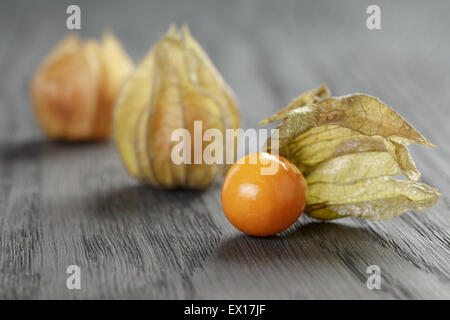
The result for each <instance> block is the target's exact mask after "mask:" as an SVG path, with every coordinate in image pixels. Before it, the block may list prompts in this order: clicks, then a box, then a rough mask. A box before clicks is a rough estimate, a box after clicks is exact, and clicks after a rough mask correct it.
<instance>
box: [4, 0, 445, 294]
mask: <svg viewBox="0 0 450 320" xmlns="http://www.w3.org/2000/svg"><path fill="white" fill-rule="evenodd" d="M77 3H79V5H80V6H81V9H82V30H81V33H82V34H83V35H84V36H96V37H98V36H99V35H100V34H101V32H102V30H103V29H104V28H110V29H112V30H114V32H115V33H116V34H117V36H118V38H119V39H122V40H123V43H124V46H125V47H126V48H127V50H128V51H129V52H130V54H131V55H132V56H133V58H134V59H135V60H136V61H137V60H139V59H141V58H142V57H143V56H144V54H145V53H146V52H147V50H148V49H149V48H150V46H151V45H152V44H153V43H154V42H155V41H157V39H158V37H159V36H160V35H161V34H162V33H163V32H164V31H165V30H166V28H167V27H168V25H169V23H170V22H177V23H183V22H187V23H189V24H190V26H191V29H192V32H193V34H194V36H195V37H196V38H197V39H198V40H199V42H200V43H201V44H202V45H203V46H204V48H205V50H206V51H207V52H208V53H209V55H210V56H211V58H212V60H213V61H214V62H215V63H216V65H217V67H218V68H219V69H220V70H221V71H222V73H223V75H224V77H225V78H226V79H227V81H228V82H229V84H230V86H231V87H232V88H233V89H234V91H235V93H236V95H237V97H238V99H239V102H240V107H241V114H242V117H243V120H244V127H245V128H249V127H255V126H256V123H257V121H258V120H260V119H262V118H264V117H265V116H267V115H269V114H270V113H272V112H274V111H275V110H277V109H278V108H280V107H282V106H284V105H286V104H287V103H288V102H289V101H290V100H291V99H292V98H294V97H295V96H297V95H298V94H299V93H301V92H303V91H305V90H307V89H310V88H313V87H315V86H316V85H318V84H319V83H322V82H326V83H327V84H328V85H329V87H330V88H331V90H332V91H333V93H334V94H336V95H342V94H347V93H351V92H365V93H368V94H372V95H374V96H377V97H380V98H381V99H382V100H383V101H384V102H385V103H387V104H388V105H390V106H392V107H394V108H395V109H396V110H397V111H398V112H399V113H400V114H401V115H402V116H404V117H405V118H406V119H407V120H408V121H410V122H411V123H412V124H414V126H415V127H416V128H417V129H418V130H419V131H421V132H422V133H423V134H424V135H425V136H426V137H427V138H428V139H429V140H430V141H431V142H433V143H434V144H436V145H437V146H438V148H435V149H430V148H424V147H420V146H414V147H413V148H412V154H413V157H414V159H415V160H416V164H417V166H418V167H419V169H420V170H421V171H422V173H423V180H424V181H425V182H426V183H428V184H430V185H432V186H434V187H437V188H439V189H440V191H441V193H442V194H443V195H444V196H443V198H442V199H441V200H439V202H438V204H437V205H436V206H435V207H434V208H432V209H431V210H428V211H426V212H421V213H416V212H410V213H407V214H404V215H402V216H401V217H399V218H396V219H393V220H390V221H383V222H372V221H363V220H357V219H350V218H349V219H343V220H341V221H336V222H330V223H320V222H317V221H314V220H312V219H309V218H307V217H306V216H303V217H302V218H301V219H300V220H299V221H298V222H297V223H296V224H295V225H294V226H293V227H292V228H291V229H289V230H288V231H286V232H285V233H283V234H281V235H280V236H277V237H272V238H267V239H258V238H252V237H247V236H245V235H242V234H240V233H239V232H238V231H236V230H235V229H234V228H233V227H232V226H231V225H230V224H229V223H228V222H227V221H226V219H225V217H224V215H223V213H222V210H221V205H220V185H217V186H215V187H213V188H211V189H210V190H208V191H206V192H203V193H201V192H193V191H175V192H165V191H161V190H156V189H153V188H150V187H146V186H141V185H139V184H138V183H136V182H135V181H133V180H132V179H131V178H130V177H128V175H127V173H126V172H125V170H124V168H123V167H122V165H121V163H120V160H119V158H118V156H117V152H116V150H115V147H114V145H113V143H106V144H98V143H97V144H70V145H68V144H62V143H57V142H52V141H48V140H47V139H46V138H45V137H44V136H43V134H42V133H41V131H40V130H39V128H38V126H37V124H36V123H35V120H34V116H33V113H32V109H31V107H30V102H29V98H28V85H29V79H30V76H31V75H32V74H33V72H34V70H35V68H36V67H37V65H38V63H39V61H40V60H41V59H42V57H43V56H44V55H45V54H46V52H47V51H48V50H49V49H50V48H51V47H52V46H53V45H54V44H55V43H56V42H57V41H58V40H59V38H60V37H61V36H62V35H63V34H64V33H65V32H66V30H65V19H66V14H65V8H66V7H67V5H68V4H69V2H65V1H39V2H29V1H14V2H9V3H6V4H2V9H1V11H0V39H2V45H1V46H0V115H1V116H0V298H3V299H5V298H7V299H48V298H62V299H74V298H76V299H85V298H89V299H91V298H99V299H109V298H111V299H123V298H127V299H129V298H136V299H161V298H169V299H170V298H175V299H199V298H200V299H216V298H246V299H250V298H265V299H267V298H268V299H276V298H284V299H297V298H301V299H303V298H305V299H315V298H331V299H342V298H354V299H360V298H365V299H393V298H395V299H424V298H438V299H439V298H447V299H448V298H450V268H449V266H450V222H449V221H450V220H449V211H450V210H449V209H450V204H449V198H448V194H449V191H450V176H449V169H450V167H449V156H450V146H449V143H448V137H449V134H450V129H449V126H448V120H449V113H448V108H449V103H450V91H449V90H448V88H449V87H450V62H449V60H448V52H449V50H450V42H449V41H448V39H446V35H445V34H446V33H445V32H446V31H447V30H449V28H450V20H449V19H448V17H447V14H448V12H449V10H450V4H449V3H448V2H446V1H433V4H432V5H429V6H426V4H427V3H426V2H418V1H417V2H414V3H412V2H411V1H395V2H387V1H381V2H380V6H381V10H382V28H383V29H382V30H377V31H369V30H368V29H367V28H366V26H365V19H366V13H365V11H366V8H367V6H368V5H369V4H371V2H368V1H358V2H356V1H351V0H348V1H339V2H337V1H334V2H328V1H312V0H311V1H294V0H292V1H288V0H283V1H276V2H274V1H269V0H266V1H256V0H254V1H220V2H219V1H217V2H212V1H206V0H204V1H203V0H200V1H151V2H147V1H131V2H123V1H120V2H119V1H108V2H106V1H95V2H87V1H86V2H84V1H83V2H77ZM71 264H76V265H79V266H80V267H81V272H82V273H81V274H82V280H81V281H82V289H81V290H68V289H67V288H66V285H65V283H66V278H67V275H66V273H65V272H66V268H67V266H69V265H71ZM372 264H376V265H378V266H380V268H381V273H382V289H381V290H368V289H367V287H366V279H367V277H368V274H367V273H366V268H367V267H368V266H369V265H372Z"/></svg>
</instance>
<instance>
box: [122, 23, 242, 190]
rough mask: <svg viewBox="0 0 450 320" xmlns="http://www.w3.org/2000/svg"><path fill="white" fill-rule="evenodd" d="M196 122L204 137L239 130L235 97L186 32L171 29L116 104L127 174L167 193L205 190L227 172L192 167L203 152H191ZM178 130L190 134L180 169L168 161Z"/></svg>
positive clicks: (204, 165)
mask: <svg viewBox="0 0 450 320" xmlns="http://www.w3.org/2000/svg"><path fill="white" fill-rule="evenodd" d="M194 121H200V122H201V124H202V131H203V132H204V131H206V130H208V129H217V130H220V132H222V133H224V132H225V130H226V129H237V128H239V122H240V118H239V114H238V111H237V107H236V102H235V98H234V95H233V93H232V92H231V90H230V88H229V87H228V86H227V85H226V83H225V81H224V80H223V79H222V76H221V75H220V74H219V72H218V71H217V70H216V68H215V67H214V66H213V64H212V63H211V61H210V60H209V58H208V57H207V55H206V53H205V52H204V51H203V50H202V49H201V47H200V45H199V44H198V43H197V42H196V41H195V39H194V38H193V37H192V36H191V34H190V32H189V30H188V28H187V27H186V26H185V27H183V28H181V30H177V29H176V28H175V27H173V26H172V27H171V28H170V29H169V31H168V32H167V34H166V35H165V36H163V37H162V39H161V40H160V41H159V42H158V43H157V44H156V45H155V46H154V47H153V48H152V49H151V50H150V52H149V53H148V55H147V56H146V57H145V58H144V60H143V61H142V62H141V63H140V64H139V66H138V67H137V68H136V70H135V72H134V73H133V75H132V76H131V77H130V79H129V80H128V81H127V82H126V83H125V85H124V88H123V90H122V91H121V94H120V95H119V97H118V100H117V105H116V109H115V113H114V127H115V129H114V135H115V141H116V144H117V148H118V150H119V153H120V155H121V158H122V161H123V163H124V165H125V167H126V168H127V169H128V172H129V173H130V174H131V175H132V176H134V177H135V178H136V179H138V180H139V181H141V182H144V183H148V184H151V185H154V186H159V187H162V188H167V189H173V188H195V189H204V188H206V187H208V186H209V185H210V184H211V183H212V182H213V181H214V180H215V178H216V177H219V176H222V174H223V173H224V172H225V170H226V167H222V166H221V165H219V164H207V163H205V162H203V161H202V163H200V164H195V163H194V161H193V159H194V158H197V157H200V158H202V154H203V151H204V149H205V147H206V146H207V144H206V143H203V144H202V146H201V147H200V148H194V146H195V143H194V141H193V139H194V136H195V135H196V134H195V133H194ZM177 129H186V130H187V132H188V133H189V135H188V137H185V139H187V141H184V142H185V143H186V145H187V146H189V147H187V148H189V150H190V152H189V153H190V157H189V158H190V159H187V160H189V161H185V162H183V163H181V164H177V163H175V162H174V161H172V150H173V149H174V146H175V145H176V144H178V143H179V142H176V141H172V139H171V136H172V134H173V132H174V131H175V130H177ZM203 132H201V133H200V134H201V135H203ZM220 142H222V141H220ZM226 147H227V148H228V147H230V148H234V147H235V146H233V145H230V146H226ZM225 154H226V152H225Z"/></svg>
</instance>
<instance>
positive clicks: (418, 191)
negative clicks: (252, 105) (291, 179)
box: [260, 85, 441, 220]
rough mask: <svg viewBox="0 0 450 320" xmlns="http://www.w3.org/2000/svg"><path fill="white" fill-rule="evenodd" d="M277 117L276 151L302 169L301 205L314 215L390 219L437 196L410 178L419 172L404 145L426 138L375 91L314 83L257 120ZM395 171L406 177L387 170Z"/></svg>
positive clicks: (424, 205) (427, 205) (425, 206)
mask: <svg viewBox="0 0 450 320" xmlns="http://www.w3.org/2000/svg"><path fill="white" fill-rule="evenodd" d="M278 120H281V123H280V125H279V126H278V127H277V128H278V129H279V137H280V140H279V144H278V145H279V150H278V152H279V153H280V154H281V155H282V156H284V157H286V158H288V159H289V160H290V161H291V162H293V163H294V164H295V165H296V166H297V167H298V168H299V169H300V170H301V171H302V172H303V174H304V175H305V178H306V181H307V183H308V193H307V206H306V209H305V212H306V213H307V214H308V215H310V216H312V217H314V218H317V219H322V220H329V219H336V218H342V217H347V216H355V217H361V218H368V219H375V220H383V219H390V218H393V217H395V216H398V215H400V214H402V213H404V212H406V211H408V210H416V211H420V210H425V209H428V208H430V207H431V206H433V205H434V204H435V203H436V201H437V199H438V198H439V197H440V196H441V195H440V194H439V192H438V191H437V189H434V188H431V187H429V186H427V185H426V184H423V183H418V182H415V181H416V180H418V179H420V172H419V171H418V170H417V168H416V165H415V163H414V161H413V160H412V158H411V156H410V154H409V152H408V149H407V145H408V144H410V143H418V144H422V145H425V146H431V147H433V145H432V144H431V143H430V142H429V141H428V140H427V139H426V138H425V137H423V136H422V135H421V134H420V133H419V132H418V131H417V130H416V129H415V128H414V127H412V126H411V125H410V124H409V123H408V122H407V121H406V120H404V119H403V118H402V117H401V116H400V115H398V114H397V113H396V112H395V111H394V110H392V109H391V108H389V107H388V106H387V105H385V104H384V103H382V102H381V101H380V100H378V99H377V98H375V97H371V96H369V95H364V94H353V95H348V96H343V97H330V92H329V90H328V89H327V88H326V86H324V85H321V86H320V87H318V88H317V89H314V90H311V91H308V92H306V93H304V94H302V95H301V96H300V97H299V98H297V99H295V100H294V101H293V102H292V103H291V104H289V105H288V106H287V107H286V108H284V109H282V110H280V111H279V112H277V113H276V114H275V115H273V116H271V117H268V118H267V119H265V120H263V121H261V122H260V124H262V125H264V124H268V123H270V122H273V121H278ZM270 143H271V140H270V139H269V140H268V141H267V148H268V150H269V151H270V150H271V148H272V147H271V145H270ZM399 175H403V176H405V177H407V178H408V179H409V180H411V181H403V180H397V179H395V178H393V177H394V176H399Z"/></svg>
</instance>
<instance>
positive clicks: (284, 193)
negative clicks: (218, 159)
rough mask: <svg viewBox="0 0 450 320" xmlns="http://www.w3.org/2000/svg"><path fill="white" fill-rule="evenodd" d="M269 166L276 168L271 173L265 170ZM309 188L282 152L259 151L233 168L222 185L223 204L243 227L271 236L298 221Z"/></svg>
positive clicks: (241, 227)
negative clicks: (276, 153) (281, 154)
mask: <svg viewBox="0 0 450 320" xmlns="http://www.w3.org/2000/svg"><path fill="white" fill-rule="evenodd" d="M252 159H253V161H251V160H252ZM255 162H256V163H255ZM269 168H274V170H272V172H270V173H272V174H263V172H264V170H266V173H268V172H267V171H268V170H269ZM306 190H307V185H306V181H305V178H304V177H303V175H302V173H301V172H300V170H298V168H297V167H296V166H295V165H293V164H292V163H291V162H289V161H288V160H287V159H286V158H284V157H282V156H276V155H271V154H268V153H265V152H260V153H256V154H251V155H247V156H245V157H244V158H242V159H241V160H239V161H238V162H236V163H235V164H234V165H233V166H232V167H231V168H230V170H229V171H228V173H227V175H226V177H225V181H224V184H223V187H222V208H223V211H224V212H225V215H226V217H227V219H228V220H229V221H230V222H231V224H232V225H233V226H235V227H236V228H237V229H239V230H240V231H242V232H244V233H246V234H249V235H252V236H261V237H264V236H271V235H274V234H276V233H279V232H281V231H283V230H286V229H287V228H289V227H290V226H291V225H292V224H293V223H294V222H295V221H297V219H298V218H299V217H300V215H301V213H302V212H303V209H304V208H305V203H306Z"/></svg>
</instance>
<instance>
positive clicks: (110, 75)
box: [31, 33, 133, 141]
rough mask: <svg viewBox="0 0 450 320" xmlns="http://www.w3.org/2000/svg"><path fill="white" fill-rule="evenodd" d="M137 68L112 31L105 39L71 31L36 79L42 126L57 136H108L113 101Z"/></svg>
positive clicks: (37, 110)
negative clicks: (84, 36) (82, 38)
mask: <svg viewBox="0 0 450 320" xmlns="http://www.w3.org/2000/svg"><path fill="white" fill-rule="evenodd" d="M132 68H133V62H132V61H131V59H130V58H129V57H128V55H127V54H126V52H125V50H124V49H123V48H122V45H121V44H120V42H119V41H118V40H117V39H116V38H115V37H114V36H113V35H112V34H111V33H105V34H104V36H103V39H102V41H101V42H98V41H96V40H93V39H87V40H81V39H80V38H79V37H78V36H77V35H76V34H68V35H67V36H66V37H64V38H63V40H61V42H60V43H59V44H58V45H57V46H56V47H55V48H54V49H53V50H52V51H51V52H50V54H49V55H48V56H47V57H46V58H45V59H44V61H43V62H42V63H41V65H40V67H39V68H38V70H37V72H36V74H35V75H34V77H33V80H32V82H31V98H32V101H33V106H34V111H35V115H36V117H37V120H38V122H39V124H40V125H41V127H42V129H43V130H44V131H45V133H46V134H47V135H48V136H49V137H51V138H53V139H58V140H69V141H86V140H103V139H107V138H109V136H110V134H111V128H112V111H113V107H114V101H115V98H116V96H117V94H118V92H119V89H120V86H121V85H122V83H123V82H124V80H125V79H126V77H127V76H128V75H129V74H130V73H131V71H132Z"/></svg>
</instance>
